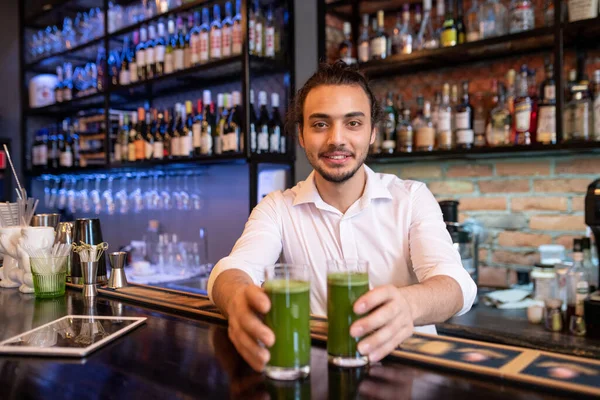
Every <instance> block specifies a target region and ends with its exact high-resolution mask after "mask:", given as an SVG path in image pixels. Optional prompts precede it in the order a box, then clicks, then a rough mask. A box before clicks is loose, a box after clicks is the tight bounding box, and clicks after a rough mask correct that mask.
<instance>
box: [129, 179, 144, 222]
mask: <svg viewBox="0 0 600 400" xmlns="http://www.w3.org/2000/svg"><path fill="white" fill-rule="evenodd" d="M141 181H142V176H141V174H137V175H136V176H135V183H134V187H133V190H132V191H131V193H130V194H129V207H130V208H131V209H132V210H133V212H134V213H136V214H137V213H140V212H141V211H142V210H143V209H144V198H143V196H142V188H141Z"/></svg>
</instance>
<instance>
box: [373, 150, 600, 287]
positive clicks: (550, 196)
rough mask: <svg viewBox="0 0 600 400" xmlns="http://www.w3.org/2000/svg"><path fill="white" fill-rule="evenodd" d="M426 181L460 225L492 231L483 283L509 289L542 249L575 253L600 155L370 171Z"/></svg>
mask: <svg viewBox="0 0 600 400" xmlns="http://www.w3.org/2000/svg"><path fill="white" fill-rule="evenodd" d="M373 168H374V169H375V170H377V171H379V172H386V173H392V174H395V175H397V176H399V177H400V178H402V179H414V180H418V181H422V182H425V183H426V184H427V186H428V187H429V189H430V190H431V191H432V192H433V194H434V195H435V196H436V198H437V199H438V200H447V199H453V200H458V201H459V202H460V205H459V210H460V216H459V217H460V221H461V222H462V221H464V220H465V219H466V218H475V219H477V220H479V221H480V222H482V223H483V224H484V225H485V227H486V228H487V230H488V240H487V241H486V242H485V243H483V244H482V245H481V247H480V253H479V256H480V284H481V285H490V286H500V287H501V286H506V285H507V284H509V283H510V282H512V281H514V280H515V277H516V272H515V269H516V268H523V267H532V266H533V264H534V263H536V262H538V261H539V254H538V252H537V246H539V245H541V244H550V243H558V244H562V245H564V246H565V247H566V248H568V249H570V248H571V247H572V243H573V238H574V237H578V236H581V235H584V234H585V231H586V226H585V223H584V197H585V192H586V190H587V186H588V185H589V183H590V182H591V181H592V180H594V179H597V178H598V177H600V156H588V157H556V158H534V159H510V160H478V161H468V162H464V161H447V162H435V163H422V164H421V163H419V164H397V165H373Z"/></svg>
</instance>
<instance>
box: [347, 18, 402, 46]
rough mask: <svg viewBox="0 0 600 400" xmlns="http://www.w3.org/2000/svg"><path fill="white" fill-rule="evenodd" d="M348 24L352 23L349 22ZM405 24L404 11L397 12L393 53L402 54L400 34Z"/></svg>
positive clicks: (393, 30) (393, 32) (392, 38)
mask: <svg viewBox="0 0 600 400" xmlns="http://www.w3.org/2000/svg"><path fill="white" fill-rule="evenodd" d="M348 25H350V23H349V22H348ZM403 26H404V25H403V24H402V13H400V12H399V13H396V25H394V28H393V29H392V37H391V39H390V40H391V41H392V55H394V54H402V37H401V36H400V35H401V32H402V27H403Z"/></svg>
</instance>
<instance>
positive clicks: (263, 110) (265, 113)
mask: <svg viewBox="0 0 600 400" xmlns="http://www.w3.org/2000/svg"><path fill="white" fill-rule="evenodd" d="M258 104H259V105H260V111H259V116H258V124H257V125H258V138H257V141H258V148H257V152H258V153H268V152H269V121H270V120H271V118H270V116H269V110H268V109H267V92H264V91H261V92H259V93H258Z"/></svg>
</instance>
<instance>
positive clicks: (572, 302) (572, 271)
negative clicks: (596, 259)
mask: <svg viewBox="0 0 600 400" xmlns="http://www.w3.org/2000/svg"><path fill="white" fill-rule="evenodd" d="M588 282H589V277H588V274H587V271H586V269H585V268H584V266H583V245H582V242H581V239H574V240H573V266H572V267H571V268H569V271H568V272H567V313H566V321H567V323H569V325H570V324H571V319H572V318H573V317H576V316H580V317H583V301H584V300H585V299H586V298H587V296H588V294H589V284H588Z"/></svg>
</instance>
